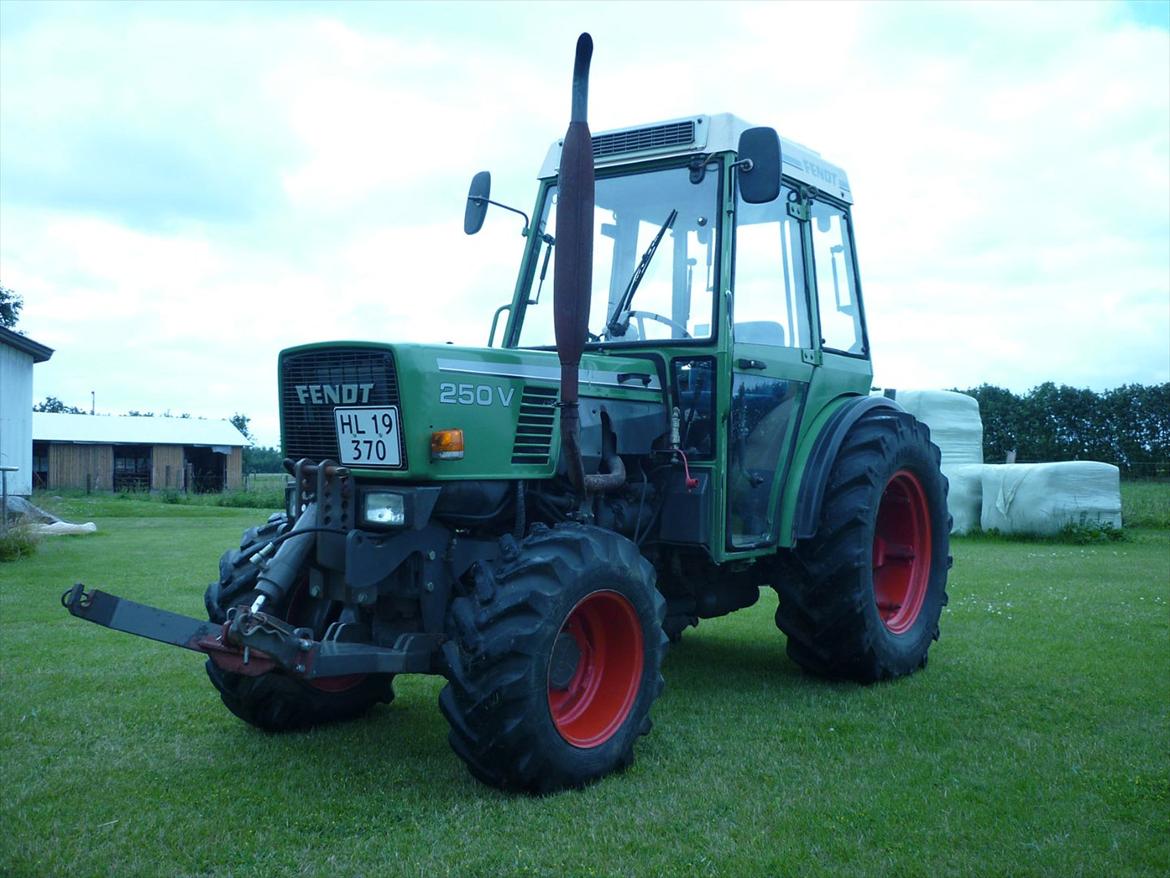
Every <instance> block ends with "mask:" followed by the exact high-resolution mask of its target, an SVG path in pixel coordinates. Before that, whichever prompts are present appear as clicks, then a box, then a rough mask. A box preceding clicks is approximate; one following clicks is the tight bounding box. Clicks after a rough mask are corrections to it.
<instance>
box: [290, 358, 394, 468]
mask: <svg viewBox="0 0 1170 878" xmlns="http://www.w3.org/2000/svg"><path fill="white" fill-rule="evenodd" d="M398 404H399V402H398V376H397V374H396V372H395V369H394V355H393V354H391V353H390V351H387V350H372V349H369V348H356V349H349V350H344V349H342V350H338V349H337V348H325V349H322V350H317V351H306V352H304V353H299V354H289V355H288V356H286V357H284V358H283V359H282V360H281V362H280V411H281V417H282V418H283V423H282V424H281V427H282V431H283V433H284V456H285V457H291V458H292V459H293V460H299V459H300V458H302V457H307V458H309V459H310V460H324V459H325V458H332V459H333V460H336V459H337V432H336V426H335V425H334V422H333V409H334V408H335V407H336V406H337V405H366V406H378V405H380V406H386V405H398ZM398 415H399V419H400V422H401V419H402V411H401V409H400V410H399V413H398ZM402 465H403V466H404V467H405V466H406V458H405V457H403V460H402Z"/></svg>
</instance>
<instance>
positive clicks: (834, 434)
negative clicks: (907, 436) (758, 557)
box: [781, 396, 902, 546]
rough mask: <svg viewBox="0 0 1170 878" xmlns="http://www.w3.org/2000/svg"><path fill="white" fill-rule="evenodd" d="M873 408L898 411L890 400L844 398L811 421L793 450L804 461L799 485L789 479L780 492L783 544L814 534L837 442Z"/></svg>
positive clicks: (807, 537) (877, 397)
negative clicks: (796, 447)
mask: <svg viewBox="0 0 1170 878" xmlns="http://www.w3.org/2000/svg"><path fill="white" fill-rule="evenodd" d="M875 409H890V410H892V411H902V407H901V406H900V405H898V404H897V403H896V402H894V400H892V399H887V398H885V397H881V396H844V397H838V398H837V399H835V400H834V401H833V402H831V403H829V405H827V406H825V407H824V408H823V409H821V411H820V412H819V413H818V414H817V416H816V418H815V419H814V420H813V424H812V426H811V428H810V429H809V431H808V433H807V434H806V435H805V438H804V441H803V442H802V443H801V446H800V448H799V449H798V450H797V460H798V461H799V460H803V461H804V463H803V466H801V468H800V470H799V472H800V474H801V475H800V479H799V483H798V482H797V480H796V479H792V480H791V481H790V484H788V485H787V486H786V487H785V491H784V500H783V505H782V506H781V534H785V533H787V534H789V539H788V542H787V545H790V546H791V545H795V544H796V543H797V542H798V541H799V540H807V539H810V538H811V537H812V536H813V535H814V534H816V531H817V522H818V521H819V520H820V516H821V503H822V501H823V500H824V495H825V485H826V484H827V483H828V480H829V473H830V471H831V470H832V468H833V462H834V461H835V460H836V459H837V452H838V451H839V450H840V448H841V442H842V441H843V440H844V439H845V434H846V433H848V432H849V429H850V428H851V427H852V426H853V425H854V424H855V423H857V421H858V419H859V418H860V417H861V416H862V415H864V414H866V413H867V412H871V411H874V410H875ZM782 542H783V540H782Z"/></svg>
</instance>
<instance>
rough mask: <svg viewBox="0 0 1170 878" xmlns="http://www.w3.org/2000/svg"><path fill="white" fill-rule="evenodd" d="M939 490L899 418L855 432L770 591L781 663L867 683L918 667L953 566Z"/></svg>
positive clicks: (910, 429) (927, 448) (916, 429)
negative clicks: (783, 652) (808, 528)
mask: <svg viewBox="0 0 1170 878" xmlns="http://www.w3.org/2000/svg"><path fill="white" fill-rule="evenodd" d="M949 548H950V516H949V515H948V513H947V481H946V478H945V477H944V476H943V475H942V473H941V471H940V470H939V451H938V448H937V447H936V446H935V445H934V444H933V443H931V441H930V431H929V430H928V429H927V427H926V426H925V425H924V424H922V423H921V422H920V421H917V420H915V419H914V418H913V417H912V416H911V415H909V414H907V413H906V412H902V411H894V410H884V409H882V410H876V411H873V412H870V413H867V414H865V415H863V416H862V417H861V418H859V419H858V421H857V423H856V424H854V425H853V427H852V428H851V429H850V431H849V433H848V434H847V435H846V437H845V440H844V442H843V443H842V445H841V448H840V450H839V452H838V455H837V460H836V461H835V462H834V463H833V467H832V470H831V472H830V474H829V481H828V484H827V485H826V487H825V495H824V504H823V506H822V509H821V518H820V522H819V525H818V528H817V533H816V535H815V536H814V537H813V538H812V539H811V540H808V541H806V542H804V543H801V544H799V545H797V547H796V549H795V551H794V555H795V557H794V558H793V559H792V560H794V561H795V562H796V563H794V564H786V565H784V569H785V570H786V573H787V575H784V576H781V577H780V579H779V581H778V582H777V583H776V586H775V587H776V590H777V592H779V596H780V605H779V607H778V609H777V610H776V624H777V625H778V626H779V627H780V629H781V630H783V631H784V633H785V634H787V635H788V655H789V657H791V658H792V659H793V660H794V661H795V662H796V663H797V664H799V665H801V666H802V667H804V668H805V669H807V670H809V671H812V672H814V673H817V674H821V675H824V676H827V677H834V678H843V679H851V680H857V681H859V682H863V683H868V682H872V681H875V680H881V679H886V678H890V677H898V676H902V675H904V674H909V673H912V672H913V671H915V670H917V669H918V668H920V667H923V666H925V664H926V658H927V651H928V650H929V648H930V645H931V643H932V642H933V641H935V640H937V639H938V634H939V628H938V623H939V617H940V615H941V613H942V608H943V607H944V606H945V605H946V602H947V593H946V584H947V571H948V569H949V567H950V563H951V559H950V555H949Z"/></svg>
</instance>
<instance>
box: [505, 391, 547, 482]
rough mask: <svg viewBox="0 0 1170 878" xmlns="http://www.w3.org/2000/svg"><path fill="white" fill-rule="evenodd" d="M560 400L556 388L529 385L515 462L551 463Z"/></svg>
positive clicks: (523, 398) (518, 426)
mask: <svg viewBox="0 0 1170 878" xmlns="http://www.w3.org/2000/svg"><path fill="white" fill-rule="evenodd" d="M556 401H557V389H556V388H555V387H525V388H524V393H523V395H522V396H521V398H520V419H519V421H517V423H516V441H515V442H513V443H512V463H535V464H547V463H548V456H549V451H550V449H551V448H552V433H553V422H554V420H555V418H556V409H555V408H554V407H553V406H554V405H555V404H556Z"/></svg>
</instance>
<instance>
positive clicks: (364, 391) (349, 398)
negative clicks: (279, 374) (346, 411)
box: [297, 384, 374, 405]
mask: <svg viewBox="0 0 1170 878" xmlns="http://www.w3.org/2000/svg"><path fill="white" fill-rule="evenodd" d="M373 389H374V385H373V384H298V385H297V399H298V400H300V403H301V405H306V404H308V403H310V402H311V403H313V405H324V404H325V403H327V402H331V403H338V404H340V403H344V404H346V405H349V404H351V403H355V402H369V401H370V391H371V390H373Z"/></svg>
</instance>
